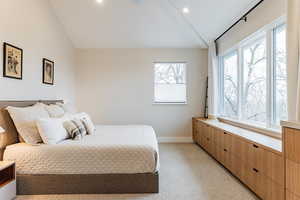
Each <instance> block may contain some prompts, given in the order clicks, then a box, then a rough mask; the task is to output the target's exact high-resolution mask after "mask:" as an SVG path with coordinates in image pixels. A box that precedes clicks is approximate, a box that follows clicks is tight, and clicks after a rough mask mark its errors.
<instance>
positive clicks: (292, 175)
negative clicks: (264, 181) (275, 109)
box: [282, 122, 300, 200]
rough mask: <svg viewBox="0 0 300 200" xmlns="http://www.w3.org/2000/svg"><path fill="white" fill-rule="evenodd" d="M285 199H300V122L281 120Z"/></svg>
mask: <svg viewBox="0 0 300 200" xmlns="http://www.w3.org/2000/svg"><path fill="white" fill-rule="evenodd" d="M282 126H283V135H284V139H283V141H284V156H285V171H286V176H285V183H286V200H300V124H299V123H292V122H282Z"/></svg>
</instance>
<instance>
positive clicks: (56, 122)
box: [36, 117, 69, 144]
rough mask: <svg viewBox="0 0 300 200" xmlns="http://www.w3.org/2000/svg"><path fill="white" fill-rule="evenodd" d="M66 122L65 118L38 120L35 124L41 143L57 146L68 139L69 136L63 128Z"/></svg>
mask: <svg viewBox="0 0 300 200" xmlns="http://www.w3.org/2000/svg"><path fill="white" fill-rule="evenodd" d="M67 120H68V118H67V117H63V118H44V119H38V120H37V122H36V124H37V127H38V130H39V133H40V135H41V137H42V139H43V142H44V143H45V144H57V143H59V142H61V141H63V140H65V139H68V138H69V134H68V132H67V130H66V129H65V128H64V126H63V123H64V122H65V121H67Z"/></svg>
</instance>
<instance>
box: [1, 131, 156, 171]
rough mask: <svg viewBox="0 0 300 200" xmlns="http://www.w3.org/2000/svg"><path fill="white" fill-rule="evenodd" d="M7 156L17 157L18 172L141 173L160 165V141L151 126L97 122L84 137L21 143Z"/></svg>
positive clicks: (6, 154)
mask: <svg viewBox="0 0 300 200" xmlns="http://www.w3.org/2000/svg"><path fill="white" fill-rule="evenodd" d="M3 159H4V160H9V161H15V162H16V169H17V170H16V171H17V174H22V175H28V174H36V175H38V174H137V173H155V172H157V171H158V168H159V155H158V144H157V139H156V136H155V132H154V130H153V128H152V127H150V126H97V130H96V132H95V133H94V134H93V135H87V136H85V137H84V138H83V139H82V140H78V141H77V140H64V141H62V142H61V143H59V144H56V145H46V144H40V145H29V144H25V143H17V144H14V145H10V146H7V147H6V150H5V151H4V157H3Z"/></svg>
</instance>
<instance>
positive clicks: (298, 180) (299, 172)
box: [286, 159, 300, 196]
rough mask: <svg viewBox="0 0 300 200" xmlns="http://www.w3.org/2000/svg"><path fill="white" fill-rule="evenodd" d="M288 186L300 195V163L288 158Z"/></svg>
mask: <svg viewBox="0 0 300 200" xmlns="http://www.w3.org/2000/svg"><path fill="white" fill-rule="evenodd" d="M286 188H287V189H288V190H289V191H292V192H293V193H294V194H295V195H297V196H300V164H298V163H295V162H293V161H290V160H288V159H287V160H286Z"/></svg>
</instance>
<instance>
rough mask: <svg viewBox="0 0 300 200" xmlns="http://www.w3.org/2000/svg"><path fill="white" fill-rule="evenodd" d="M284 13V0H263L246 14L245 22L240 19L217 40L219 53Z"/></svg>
mask: <svg viewBox="0 0 300 200" xmlns="http://www.w3.org/2000/svg"><path fill="white" fill-rule="evenodd" d="M285 14H286V0H265V1H264V2H263V3H262V4H260V5H259V6H258V7H257V8H256V9H255V10H254V11H252V12H251V13H250V14H249V15H248V19H247V22H246V23H245V22H244V21H241V22H240V23H239V24H238V25H236V26H235V27H234V28H233V29H231V30H230V31H229V32H227V33H226V34H225V35H224V36H223V37H222V38H221V39H220V40H218V48H219V53H222V52H224V51H226V50H227V49H229V48H231V47H232V46H234V45H235V44H237V43H238V42H240V41H241V40H243V39H245V38H246V37H247V36H250V35H251V34H252V33H254V32H256V31H258V30H259V29H260V28H262V27H264V26H265V25H267V24H269V23H271V22H272V21H274V20H276V19H278V18H279V17H281V16H283V15H285ZM232 23H233V22H232Z"/></svg>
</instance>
